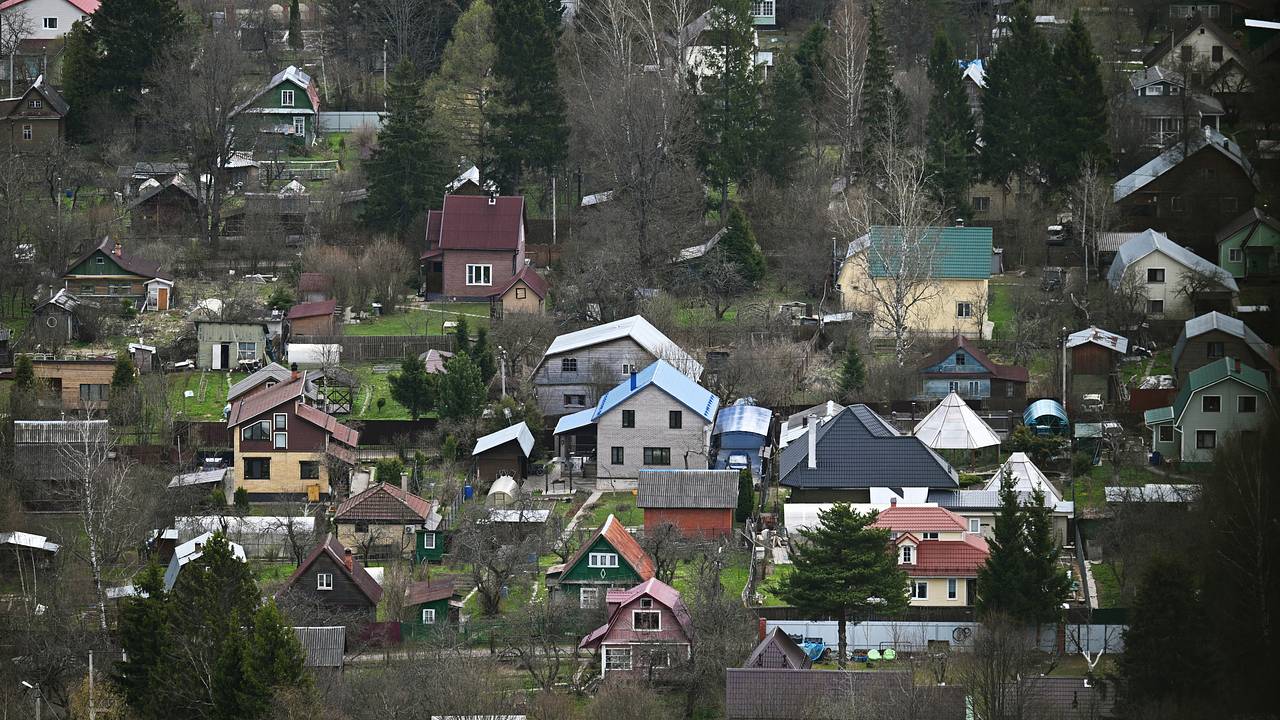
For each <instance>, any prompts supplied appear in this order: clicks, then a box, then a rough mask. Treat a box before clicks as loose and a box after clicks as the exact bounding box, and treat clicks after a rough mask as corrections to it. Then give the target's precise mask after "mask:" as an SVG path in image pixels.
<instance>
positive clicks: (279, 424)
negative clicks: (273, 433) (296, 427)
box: [271, 413, 289, 430]
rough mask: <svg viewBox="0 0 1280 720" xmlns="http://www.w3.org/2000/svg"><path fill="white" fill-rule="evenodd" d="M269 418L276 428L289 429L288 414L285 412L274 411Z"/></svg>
mask: <svg viewBox="0 0 1280 720" xmlns="http://www.w3.org/2000/svg"><path fill="white" fill-rule="evenodd" d="M271 420H272V423H274V425H275V429H276V430H288V429H289V415H288V414H287V413H275V414H274V415H272V416H271Z"/></svg>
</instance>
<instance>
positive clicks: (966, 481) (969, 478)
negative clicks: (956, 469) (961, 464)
mask: <svg viewBox="0 0 1280 720" xmlns="http://www.w3.org/2000/svg"><path fill="white" fill-rule="evenodd" d="M986 481H987V479H986V478H984V477H983V476H981V475H979V474H977V473H960V487H962V488H967V487H973V486H974V485H982V484H983V483H985V482H986Z"/></svg>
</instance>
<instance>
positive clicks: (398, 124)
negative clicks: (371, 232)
mask: <svg viewBox="0 0 1280 720" xmlns="http://www.w3.org/2000/svg"><path fill="white" fill-rule="evenodd" d="M387 101H388V103H387V108H388V113H387V120H386V122H385V123H384V124H383V126H382V129H381V130H380V131H379V132H378V147H377V148H376V149H375V150H374V151H373V155H372V157H370V158H369V161H368V162H366V163H365V165H364V168H365V176H366V177H367V178H368V181H369V198H368V200H367V201H366V202H365V208H364V215H363V217H362V219H363V221H364V223H365V224H366V225H368V226H369V227H371V228H373V229H375V230H381V231H383V232H393V233H396V234H397V235H399V236H400V237H404V235H405V233H406V232H407V231H408V229H409V227H410V225H412V224H413V222H414V221H415V220H417V219H418V217H419V216H420V215H421V214H422V212H423V211H424V210H426V209H427V207H428V206H429V205H430V204H431V203H433V202H438V198H439V197H440V196H441V190H442V188H443V186H444V184H445V183H446V182H447V181H448V178H447V175H448V172H447V171H446V170H445V169H444V166H443V164H442V163H441V162H440V158H439V145H438V143H437V141H436V138H435V134H434V132H433V131H432V128H431V119H430V116H429V114H428V112H427V108H426V106H425V103H424V102H423V95H422V83H421V81H420V80H419V79H418V76H417V70H416V69H415V68H414V67H413V63H411V62H410V61H409V60H408V59H407V58H402V59H401V60H400V63H399V64H398V65H396V69H395V71H394V72H393V73H392V74H391V78H390V80H389V81H388V88H387Z"/></svg>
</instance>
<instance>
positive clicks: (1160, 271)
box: [1147, 268, 1164, 283]
mask: <svg viewBox="0 0 1280 720" xmlns="http://www.w3.org/2000/svg"><path fill="white" fill-rule="evenodd" d="M1147 282H1149V283H1162V282H1164V268H1147Z"/></svg>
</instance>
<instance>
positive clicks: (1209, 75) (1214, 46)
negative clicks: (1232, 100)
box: [1142, 16, 1252, 93]
mask: <svg viewBox="0 0 1280 720" xmlns="http://www.w3.org/2000/svg"><path fill="white" fill-rule="evenodd" d="M1142 63H1143V64H1144V65H1146V66H1147V67H1152V66H1154V65H1159V66H1160V67H1163V68H1166V69H1169V70H1179V71H1183V72H1186V73H1187V74H1188V75H1189V77H1190V79H1191V81H1192V83H1193V84H1195V85H1200V86H1205V87H1208V88H1210V90H1211V91H1212V92H1214V93H1238V92H1241V91H1243V90H1247V89H1248V86H1249V82H1248V75H1247V72H1246V70H1245V68H1247V67H1250V66H1251V65H1252V63H1251V62H1250V58H1249V55H1248V53H1247V52H1246V51H1245V50H1244V49H1243V48H1242V47H1241V45H1240V43H1239V42H1238V41H1237V40H1236V39H1235V38H1233V37H1232V36H1231V33H1229V32H1227V31H1226V30H1224V29H1223V28H1222V27H1221V26H1220V25H1218V23H1216V22H1214V21H1213V20H1212V19H1210V18H1209V17H1206V16H1198V17H1195V18H1194V19H1193V20H1192V21H1191V22H1188V23H1186V24H1185V26H1184V27H1183V29H1182V30H1181V31H1180V32H1176V33H1173V34H1170V35H1166V36H1165V37H1163V38H1162V39H1161V40H1160V42H1158V43H1156V46H1155V47H1153V48H1152V49H1151V50H1150V51H1149V52H1148V53H1147V55H1146V57H1144V58H1143V60H1142Z"/></svg>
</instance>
